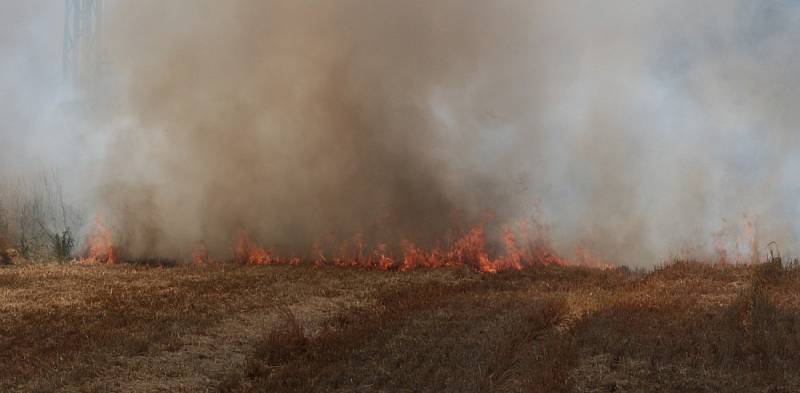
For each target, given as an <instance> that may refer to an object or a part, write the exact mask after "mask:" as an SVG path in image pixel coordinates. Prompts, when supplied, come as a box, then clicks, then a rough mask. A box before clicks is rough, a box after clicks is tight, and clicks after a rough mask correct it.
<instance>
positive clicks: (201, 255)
mask: <svg viewBox="0 0 800 393" xmlns="http://www.w3.org/2000/svg"><path fill="white" fill-rule="evenodd" d="M192 263H194V264H196V265H201V264H205V263H214V260H213V259H212V258H211V257H210V256H209V253H208V247H206V243H205V242H202V241H201V242H198V243H197V245H196V247H195V249H194V251H192Z"/></svg>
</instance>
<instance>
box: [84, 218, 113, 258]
mask: <svg viewBox="0 0 800 393" xmlns="http://www.w3.org/2000/svg"><path fill="white" fill-rule="evenodd" d="M112 240H113V236H112V233H111V230H110V229H109V228H108V227H107V226H106V225H105V223H104V222H103V218H102V217H101V216H97V217H95V220H94V229H93V230H92V231H91V232H90V233H89V241H88V242H89V255H88V256H87V257H86V258H84V259H83V260H82V261H83V262H88V263H110V264H113V263H116V261H117V258H116V255H115V250H114V243H113V241H112Z"/></svg>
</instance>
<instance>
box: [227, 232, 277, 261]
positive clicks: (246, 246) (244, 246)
mask: <svg viewBox="0 0 800 393" xmlns="http://www.w3.org/2000/svg"><path fill="white" fill-rule="evenodd" d="M234 251H235V259H236V262H238V263H240V264H243V265H244V264H251V265H271V264H273V263H277V262H278V260H277V259H275V258H273V257H272V253H271V252H269V251H267V250H265V249H264V248H261V247H260V246H258V245H257V244H255V243H253V242H252V241H251V240H250V235H249V234H248V233H247V232H246V231H240V232H239V240H238V241H237V242H236V246H235V247H234Z"/></svg>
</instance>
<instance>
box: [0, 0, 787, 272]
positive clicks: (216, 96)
mask: <svg viewBox="0 0 800 393" xmlns="http://www.w3.org/2000/svg"><path fill="white" fill-rule="evenodd" d="M5 3H9V4H4V5H3V8H4V9H8V8H15V7H17V8H18V7H24V5H17V4H18V3H19V2H5ZM25 4H27V3H25ZM799 7H800V5H798V3H796V2H793V1H788V0H786V1H775V2H748V1H744V0H736V1H718V0H701V1H684V0H679V1H674V0H670V1H666V0H655V1H649V2H646V3H644V2H636V1H623V0H619V1H612V2H605V3H603V4H602V5H599V4H597V3H596V2H592V1H588V0H571V1H549V0H546V1H522V0H519V1H517V0H499V1H492V2H487V1H478V0H440V1H434V2H423V1H393V0H337V1H322V0H318V1H315V0H309V1H278V0H275V1H263V0H230V1H225V2H220V1H212V0H192V1H188V0H186V1H177V0H176V1H171V2H162V1H155V0H136V1H134V0H116V1H114V2H109V3H107V4H106V7H105V8H106V13H107V15H106V36H105V43H106V58H107V65H106V69H107V80H106V81H105V82H104V86H105V91H104V92H103V93H102V97H103V99H102V100H101V101H102V102H101V103H99V104H96V105H92V106H89V110H88V111H86V113H82V116H80V117H81V119H82V123H81V124H80V125H73V126H70V127H67V128H69V129H72V130H77V131H64V132H61V131H60V128H59V127H58V126H57V124H58V121H59V120H60V119H61V118H62V117H66V116H67V115H66V114H65V113H70V114H72V113H74V111H71V110H59V111H57V112H56V113H52V112H51V113H50V114H49V115H48V116H47V117H44V118H46V119H48V121H47V122H46V123H45V124H44V125H42V124H41V123H40V124H38V125H35V126H34V125H31V124H30V122H29V120H30V119H37V118H42V117H41V116H39V115H38V113H40V109H41V108H40V107H38V106H37V105H36V104H35V103H33V102H31V101H37V102H41V100H32V99H31V98H30V95H29V94H27V93H26V94H22V93H20V91H23V90H29V91H35V92H38V93H37V94H39V93H41V94H43V95H48V94H50V95H49V96H53V95H55V96H59V97H61V96H63V95H64V93H58V94H55V93H53V92H54V91H55V90H56V89H52V88H48V86H50V85H55V84H56V83H55V82H53V81H52V80H44V81H43V82H42V81H41V80H40V81H39V82H37V83H35V84H33V86H34V87H33V88H23V86H21V85H20V84H24V82H19V81H20V79H19V78H18V77H17V76H18V75H17V74H18V73H20V72H21V70H22V69H24V68H28V67H25V66H23V65H20V64H19V62H20V61H22V59H26V58H28V56H30V49H28V48H27V45H25V44H23V43H21V42H20V40H17V41H14V40H13V39H12V40H5V39H3V37H7V35H5V34H4V35H3V36H0V40H2V41H0V48H2V50H3V52H4V54H9V55H10V56H3V60H0V62H1V63H0V64H2V68H0V70H2V72H0V78H2V79H0V83H2V85H0V86H3V87H4V89H8V91H11V93H4V94H2V96H3V97H5V98H6V99H5V100H4V101H10V105H8V106H6V107H5V108H4V109H0V116H2V118H0V125H2V133H3V134H2V138H3V139H4V143H7V144H8V145H10V146H26V147H28V148H29V149H30V150H31V151H33V152H34V153H35V154H40V155H48V156H52V155H53V154H52V153H55V154H56V155H57V156H59V157H62V158H59V159H58V160H56V161H57V164H58V165H61V166H65V167H68V168H73V169H72V172H68V174H67V177H66V180H65V182H66V183H67V184H71V186H70V188H71V189H74V190H75V192H74V197H75V198H76V199H77V200H80V201H82V202H83V203H85V204H86V206H88V209H89V210H92V211H95V212H97V213H98V214H103V215H104V216H105V217H106V218H107V220H108V221H110V222H111V224H112V226H114V227H115V228H117V229H118V232H115V234H118V236H120V239H121V241H123V242H124V243H125V246H126V247H127V248H128V249H129V250H130V252H132V253H133V254H136V255H161V256H169V257H179V258H180V257H182V256H185V255H186V254H187V253H188V252H190V251H191V249H192V247H193V245H195V244H196V243H197V242H199V241H203V242H205V244H206V245H207V247H208V248H209V250H211V252H212V253H213V254H216V255H219V256H220V257H222V256H224V255H226V254H229V253H230V252H231V244H232V243H233V241H234V239H235V238H236V236H237V234H238V232H239V231H240V230H245V231H248V232H249V233H250V234H251V237H253V238H255V239H258V241H260V242H261V243H263V244H264V245H267V246H270V245H273V244H274V245H278V246H279V247H281V248H283V249H289V250H304V249H307V247H308V245H309V244H310V243H311V242H312V241H314V239H316V238H319V237H320V236H324V235H326V234H328V233H330V232H335V233H336V234H337V235H340V236H342V237H344V236H349V235H351V234H353V233H355V232H361V233H364V235H365V236H366V237H367V238H368V240H369V241H372V242H378V241H392V240H399V239H405V238H408V239H410V240H413V241H415V242H416V243H417V244H421V245H428V246H430V245H433V244H435V242H436V241H437V240H438V239H442V238H443V236H444V234H445V233H446V232H447V230H448V229H450V228H452V227H453V226H455V225H470V224H474V223H476V222H478V221H480V220H481V217H482V216H483V215H484V213H485V212H486V211H487V210H491V212H492V213H493V215H494V220H495V222H497V223H500V224H502V223H506V222H510V221H511V220H514V219H516V218H520V217H528V216H531V215H534V214H540V215H541V216H542V217H541V219H542V220H544V221H546V222H547V223H548V225H549V227H550V229H551V231H552V233H551V237H552V240H553V242H554V246H555V247H556V249H557V250H559V251H560V252H562V253H564V254H567V255H568V254H570V253H571V252H572V248H573V247H575V246H576V245H581V246H584V247H587V248H589V249H591V250H592V251H593V252H594V253H596V254H597V255H599V256H600V257H602V258H604V259H606V260H612V261H616V262H619V263H625V264H629V265H634V266H648V265H652V264H654V263H656V262H658V261H660V260H663V259H665V258H671V257H674V256H678V255H682V256H688V255H691V256H698V257H704V256H708V255H712V254H714V253H715V252H716V248H719V247H725V248H731V249H735V250H737V251H740V252H742V253H750V252H751V251H752V250H751V248H752V247H763V246H765V244H766V243H767V242H768V241H771V240H774V241H777V242H778V243H779V244H780V245H781V247H782V248H783V249H784V252H785V253H787V252H795V253H796V252H797V251H800V250H798V246H800V244H798V240H799V239H798V234H799V233H800V227H798V222H800V220H798V219H797V217H798V214H800V209H798V204H797V202H796V201H798V200H800V187H799V186H798V185H797V184H796V182H795V176H796V174H797V173H798V171H797V170H798V168H800V155H799V154H797V153H798V152H800V150H798V148H800V141H799V140H798V134H797V132H796V131H795V130H794V129H793V127H795V126H796V125H797V124H800V122H799V121H800V113H798V111H796V110H794V106H795V103H796V102H800V97H798V96H800V89H798V84H799V83H798V82H800V79H798V78H797V77H796V76H795V75H794V74H795V73H794V72H793V68H794V65H796V64H797V63H798V61H800V49H798V48H797V45H796V42H798V39H800V23H798V22H800V8H799ZM45 8H47V7H45ZM51 8H52V7H51ZM58 12H60V11H59V10H54V11H53V12H52V14H54V15H58ZM2 15H4V16H0V19H5V18H6V16H5V15H9V13H3V14H2ZM9 18H12V17H9ZM42 18H43V16H41V15H35V16H34V15H27V17H26V18H22V20H23V21H27V23H28V25H29V26H32V27H31V28H30V29H29V30H30V32H29V33H27V35H28V36H38V35H39V34H41V30H40V28H41V27H43V26H45V25H46V23H44V22H42ZM17 20H20V18H18V17H17ZM34 27H35V29H34ZM50 28H51V29H52V26H50ZM47 34H49V36H48V37H51V38H52V37H56V36H57V35H56V34H55V33H54V32H53V31H52V30H51V31H49V32H48V33H47ZM10 36H13V35H10ZM43 39H44V38H43ZM51 44H52V43H51ZM48 45H49V44H48ZM51 52H52V51H51ZM56 55H57V54H56ZM9 59H10V60H9ZM56 59H57V57H56V58H49V59H48V60H47V61H44V60H43V59H38V60H30V61H31V62H34V63H35V64H37V67H44V65H43V64H49V66H51V67H52V64H53V63H57V61H56ZM35 72H36V71H27V73H28V74H30V73H35ZM34 76H35V75H34ZM9 81H17V82H15V83H16V84H10V82H9ZM28 85H30V84H26V87H27V86H28ZM45 93H47V94H45ZM20 106H23V107H25V108H27V109H26V110H30V109H34V111H28V112H26V111H20V110H17V109H14V108H17V107H20ZM62 107H63V106H62ZM8 108H11V109H10V110H9V109H8ZM34 112H35V113H34ZM83 115H85V116H83ZM71 116H74V115H71ZM64 122H65V123H66V124H73V123H74V119H73V120H70V121H66V120H65V121H64ZM21 125H27V126H30V128H31V129H36V130H40V131H38V132H34V133H33V134H25V133H22V134H17V133H14V132H13V130H14V129H19V127H20V126H21ZM42 130H46V133H44V132H45V131H42ZM87 130H90V131H87ZM43 135H46V136H47V138H43V137H42V136H43ZM64 135H68V136H70V137H69V138H65V137H64ZM76 135H77V137H75V136H76ZM51 137H52V138H54V139H51V140H48V138H51ZM64 139H66V141H64ZM54 141H61V142H59V143H56V142H54ZM62 142H63V143H62ZM45 152H49V153H48V154H45ZM76 157H78V158H76ZM12 158H13V159H11V160H8V158H6V159H4V160H3V165H11V167H10V168H13V169H11V170H10V171H11V172H13V171H17V170H20V168H21V167H20V165H26V164H25V163H27V162H28V161H29V155H20V156H13V157H12ZM7 162H8V163H11V162H13V164H7ZM76 168H77V169H76ZM754 238H757V239H758V240H759V241H760V243H757V244H760V246H759V245H757V244H754V243H753V239H754Z"/></svg>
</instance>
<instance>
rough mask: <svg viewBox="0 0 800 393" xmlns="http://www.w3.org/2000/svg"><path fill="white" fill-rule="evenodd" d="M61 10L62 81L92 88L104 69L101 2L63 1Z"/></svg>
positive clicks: (92, 0)
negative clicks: (62, 10) (62, 34)
mask: <svg viewBox="0 0 800 393" xmlns="http://www.w3.org/2000/svg"><path fill="white" fill-rule="evenodd" d="M64 7H65V8H64V79H66V80H68V81H71V82H77V83H89V84H93V83H92V82H93V81H95V80H96V79H98V78H99V76H100V74H101V72H102V66H103V3H102V0H66V4H65V5H64Z"/></svg>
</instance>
